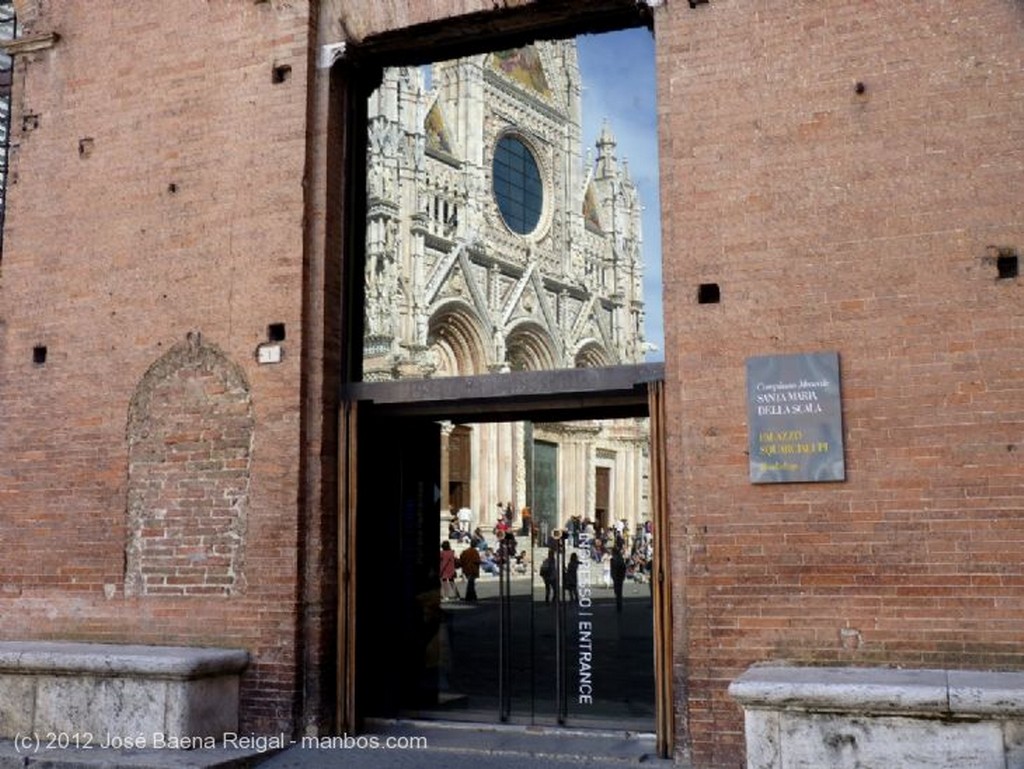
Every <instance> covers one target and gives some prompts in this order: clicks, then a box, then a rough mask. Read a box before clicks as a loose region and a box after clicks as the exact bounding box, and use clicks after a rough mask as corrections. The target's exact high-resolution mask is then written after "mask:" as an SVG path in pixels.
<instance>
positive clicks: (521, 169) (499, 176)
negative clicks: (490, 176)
mask: <svg viewBox="0 0 1024 769" xmlns="http://www.w3.org/2000/svg"><path fill="white" fill-rule="evenodd" d="M494 199H495V200H496V201H497V202H498V210H499V211H501V218H502V219H504V220H505V224H506V225H508V228H509V229H510V230H512V232H515V233H518V234H519V235H528V234H529V233H531V232H533V231H534V230H535V229H537V223H538V222H540V215H541V211H542V210H543V206H544V185H543V184H542V183H541V179H540V169H539V168H537V160H536V159H535V158H534V157H533V153H532V152H530V150H529V148H528V147H527V146H526V145H525V144H523V142H522V141H520V140H519V139H517V138H516V137H515V136H504V137H502V138H501V139H500V140H498V145H497V146H496V147H495V148H494Z"/></svg>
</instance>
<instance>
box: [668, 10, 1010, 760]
mask: <svg viewBox="0 0 1024 769" xmlns="http://www.w3.org/2000/svg"><path fill="white" fill-rule="evenodd" d="M658 19H659V24H658V28H657V45H658V66H659V89H660V90H659V94H658V96H659V105H660V110H661V112H662V117H661V129H662V134H661V152H662V174H663V175H662V190H663V197H662V211H663V223H664V243H663V251H664V279H665V307H666V318H665V321H666V366H667V379H668V382H667V391H668V394H669V401H668V410H669V414H670V420H671V425H670V430H669V440H670V446H669V455H668V456H669V468H670V474H671V489H670V499H671V500H672V502H673V505H674V508H673V510H672V513H671V515H672V522H673V530H672V549H673V552H674V553H675V561H674V564H673V566H674V579H675V586H676V587H675V590H676V593H675V595H676V598H677V607H676V624H677V627H676V635H677V640H678V641H679V642H680V643H681V645H680V646H678V647H677V649H676V656H677V664H678V669H679V673H680V676H681V677H682V678H681V680H682V691H683V692H684V693H685V704H686V706H687V711H686V712H685V713H681V714H680V715H681V718H682V719H684V723H685V728H686V729H687V730H688V731H689V733H690V735H691V738H692V748H693V757H694V763H695V765H696V766H723V767H724V766H729V767H735V766H738V765H740V762H741V758H742V755H743V734H742V717H741V711H740V709H739V708H738V707H737V706H736V705H735V704H734V703H732V702H730V701H729V700H728V698H727V697H726V693H725V690H726V687H727V685H728V683H729V682H730V680H731V679H732V678H733V677H735V676H736V675H737V674H738V673H740V672H742V671H743V670H744V669H745V667H746V666H748V665H749V664H751V663H753V662H756V661H759V660H766V659H776V660H791V661H793V662H800V663H843V664H845V663H849V664H893V665H902V666H908V667H913V666H951V667H964V668H974V667H976V668H1021V667H1024V654H1022V651H1021V646H1020V640H1021V636H1020V629H1021V627H1024V589H1022V588H1024V563H1022V559H1021V557H1020V553H1021V547H1022V544H1024V519H1022V512H1024V472H1022V471H1024V468H1022V459H1021V458H1022V456H1024V440H1022V438H1024V397H1022V396H1024V349H1022V347H1021V332H1022V329H1024V301H1022V300H1024V294H1022V288H1021V284H1020V281H1019V280H1015V279H1010V280H998V279H997V272H996V267H995V265H994V263H993V260H992V258H991V257H992V253H993V252H992V250H991V248H990V247H992V246H996V247H1007V248H1013V249H1016V252H1017V253H1018V254H1024V221H1022V219H1021V211H1022V210H1024V195H1022V193H1021V186H1020V179H1021V172H1022V170H1024V121H1022V117H1024V98H1022V94H1024V54H1022V51H1024V45H1022V43H1024V7H1022V6H1021V4H1020V3H1018V2H1013V0H984V1H982V0H979V2H974V3H969V4H963V3H949V2H941V3H934V2H927V3H926V2H906V3H847V2H840V1H839V0H834V1H833V0H814V1H813V2H811V1H810V0H807V1H805V2H788V3H778V4H768V5H766V4H763V3H748V2H739V1H738V0H711V3H710V4H709V5H705V6H700V7H698V8H697V9H695V10H692V11H691V10H690V9H689V7H688V5H687V4H686V3H678V2H676V3H671V2H670V3H669V4H668V8H666V9H664V12H663V13H661V14H660V15H659V17H658ZM858 82H861V83H863V84H864V89H863V93H857V91H856V88H855V84H856V83H858ZM707 282H715V283H718V284H719V286H720V288H721V302H720V303H719V304H702V305H699V304H697V301H696V297H697V287H698V285H699V284H701V283H707ZM832 350H834V351H838V353H839V355H840V362H841V370H842V387H843V410H844V423H845V430H844V436H845V442H846V471H847V480H846V481H845V482H843V483H827V484H788V485H758V486H754V485H751V484H750V483H749V482H748V480H747V477H748V476H747V473H748V467H747V456H746V453H745V452H746V449H747V430H746V415H745V392H744V388H745V383H744V362H745V359H746V358H747V357H748V356H753V355H770V354H788V353H797V352H813V351H832ZM677 691H679V689H677Z"/></svg>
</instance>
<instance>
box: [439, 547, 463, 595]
mask: <svg viewBox="0 0 1024 769" xmlns="http://www.w3.org/2000/svg"><path fill="white" fill-rule="evenodd" d="M439 574H440V576H441V600H442V601H454V600H457V599H458V598H459V588H458V585H456V584H455V551H454V550H452V546H451V544H449V542H448V540H447V539H446V540H445V541H444V542H442V543H441V564H440V569H439Z"/></svg>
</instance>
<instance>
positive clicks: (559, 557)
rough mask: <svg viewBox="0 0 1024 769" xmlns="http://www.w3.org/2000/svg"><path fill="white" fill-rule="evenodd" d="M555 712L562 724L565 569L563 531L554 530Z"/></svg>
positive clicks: (566, 708) (564, 675) (564, 694)
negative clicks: (563, 585) (563, 586)
mask: <svg viewBox="0 0 1024 769" xmlns="http://www.w3.org/2000/svg"><path fill="white" fill-rule="evenodd" d="M555 534H556V535H559V536H555V537H553V539H554V541H555V714H556V716H557V718H558V723H559V724H562V725H564V724H565V719H566V715H567V714H568V705H567V701H566V686H565V682H566V654H565V601H563V600H562V574H563V571H564V569H565V536H564V532H561V531H557V530H556V531H555Z"/></svg>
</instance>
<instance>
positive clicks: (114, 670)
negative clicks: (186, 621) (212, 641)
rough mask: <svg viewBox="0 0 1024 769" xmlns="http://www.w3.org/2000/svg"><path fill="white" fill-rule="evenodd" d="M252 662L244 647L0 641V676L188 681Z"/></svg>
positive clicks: (235, 669) (232, 671)
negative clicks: (89, 676)
mask: <svg viewBox="0 0 1024 769" xmlns="http://www.w3.org/2000/svg"><path fill="white" fill-rule="evenodd" d="M248 663H249V653H248V652H246V651H245V650H243V649H210V648H199V647H191V646H141V645H122V644H94V643H75V642H65V641H42V642H34V641H0V674H2V673H23V674H31V673H45V674H47V675H67V674H78V673H89V674H91V675H100V676H102V675H110V676H136V675H140V676H146V677H147V678H172V679H182V680H189V679H193V678H205V677H207V676H212V675H226V674H236V673H240V672H241V671H242V670H243V669H244V668H245V666H246V665H247V664H248Z"/></svg>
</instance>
